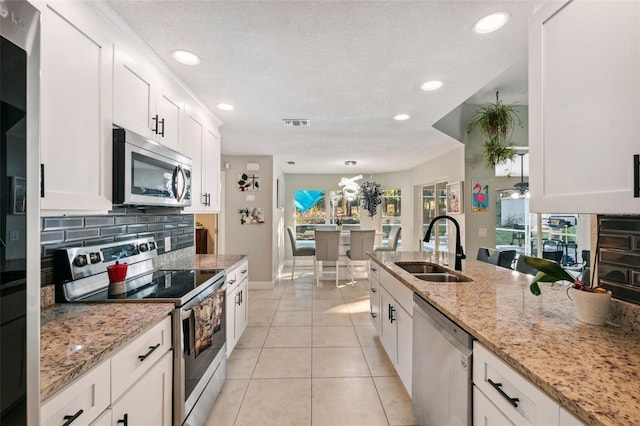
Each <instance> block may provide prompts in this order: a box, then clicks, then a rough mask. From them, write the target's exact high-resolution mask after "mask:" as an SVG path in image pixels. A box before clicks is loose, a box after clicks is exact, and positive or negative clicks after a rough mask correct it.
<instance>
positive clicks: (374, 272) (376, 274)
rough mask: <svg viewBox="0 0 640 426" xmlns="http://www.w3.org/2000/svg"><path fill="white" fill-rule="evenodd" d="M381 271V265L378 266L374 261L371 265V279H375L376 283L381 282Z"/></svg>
mask: <svg viewBox="0 0 640 426" xmlns="http://www.w3.org/2000/svg"><path fill="white" fill-rule="evenodd" d="M380 269H382V268H381V267H380V265H378V264H377V263H375V262H374V261H373V260H372V261H371V262H370V265H369V277H370V279H374V280H376V281H378V282H379V281H380Z"/></svg>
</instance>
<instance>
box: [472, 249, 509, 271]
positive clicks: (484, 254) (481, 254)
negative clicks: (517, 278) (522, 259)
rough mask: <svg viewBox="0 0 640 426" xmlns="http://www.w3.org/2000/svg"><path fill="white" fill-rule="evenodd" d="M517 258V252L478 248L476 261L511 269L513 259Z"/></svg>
mask: <svg viewBox="0 0 640 426" xmlns="http://www.w3.org/2000/svg"><path fill="white" fill-rule="evenodd" d="M515 257H516V251H515V250H497V249H496V250H492V251H491V250H489V249H488V248H486V247H480V248H478V254H477V256H476V260H479V261H481V262H486V263H490V264H492V265H496V266H501V267H503V268H508V269H511V265H512V263H513V259H515Z"/></svg>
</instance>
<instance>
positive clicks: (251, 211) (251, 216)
mask: <svg viewBox="0 0 640 426" xmlns="http://www.w3.org/2000/svg"><path fill="white" fill-rule="evenodd" d="M238 213H240V224H241V225H260V224H262V223H264V207H245V208H243V209H240V210H238Z"/></svg>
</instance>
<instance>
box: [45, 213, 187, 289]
mask: <svg viewBox="0 0 640 426" xmlns="http://www.w3.org/2000/svg"><path fill="white" fill-rule="evenodd" d="M194 232H195V231H194V215H192V214H178V213H173V212H171V213H167V212H164V213H157V214H156V213H140V212H138V211H134V212H131V211H126V210H125V211H124V212H122V213H120V211H118V212H117V213H114V214H109V215H100V216H95V215H92V216H60V217H43V218H41V219H40V244H41V284H42V286H43V287H44V286H48V285H51V284H53V283H54V280H53V251H54V250H55V249H58V248H64V247H76V246H89V245H95V244H104V243H110V242H116V241H125V240H130V239H133V238H138V237H154V238H155V240H156V243H157V246H158V254H159V255H161V254H163V253H165V238H166V237H169V238H170V239H171V251H173V250H179V249H184V248H187V247H192V246H194Z"/></svg>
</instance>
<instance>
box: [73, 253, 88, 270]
mask: <svg viewBox="0 0 640 426" xmlns="http://www.w3.org/2000/svg"><path fill="white" fill-rule="evenodd" d="M73 264H74V265H75V266H77V267H78V268H82V267H83V266H87V256H86V255H84V254H79V255H77V256H76V258H75V259H73Z"/></svg>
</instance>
